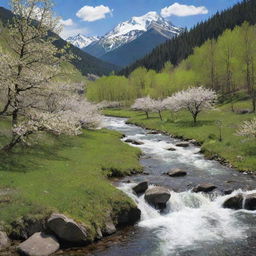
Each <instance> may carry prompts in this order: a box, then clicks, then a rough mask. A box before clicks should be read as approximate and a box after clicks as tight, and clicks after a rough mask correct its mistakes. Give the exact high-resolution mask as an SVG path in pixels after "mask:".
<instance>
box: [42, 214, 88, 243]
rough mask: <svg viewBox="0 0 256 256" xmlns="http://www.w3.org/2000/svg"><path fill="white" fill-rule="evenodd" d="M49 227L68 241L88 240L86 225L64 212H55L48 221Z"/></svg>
mask: <svg viewBox="0 0 256 256" xmlns="http://www.w3.org/2000/svg"><path fill="white" fill-rule="evenodd" d="M47 227H48V228H49V229H50V230H51V231H52V232H53V233H54V234H55V235H57V237H59V238H60V239H61V240H64V241H66V242H70V243H76V244H84V243H86V241H87V231H86V229H85V227H84V226H82V225H81V224H78V223H76V222H75V221H74V220H72V219H69V218H67V217H66V216H65V215H63V214H58V213H53V214H52V215H51V217H50V218H49V219H48V221H47Z"/></svg>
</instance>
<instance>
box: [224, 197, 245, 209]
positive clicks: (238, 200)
mask: <svg viewBox="0 0 256 256" xmlns="http://www.w3.org/2000/svg"><path fill="white" fill-rule="evenodd" d="M243 199H244V198H243V195H242V194H238V195H236V196H233V197H230V198H229V199H227V200H226V201H225V202H224V204H223V207H224V208H229V209H233V210H240V209H242V208H243Z"/></svg>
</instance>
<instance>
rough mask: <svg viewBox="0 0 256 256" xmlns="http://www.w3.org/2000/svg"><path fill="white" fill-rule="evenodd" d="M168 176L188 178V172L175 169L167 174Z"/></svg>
mask: <svg viewBox="0 0 256 256" xmlns="http://www.w3.org/2000/svg"><path fill="white" fill-rule="evenodd" d="M167 175H168V176H170V177H181V176H186V175H187V172H186V171H184V170H181V169H173V170H171V171H169V172H167Z"/></svg>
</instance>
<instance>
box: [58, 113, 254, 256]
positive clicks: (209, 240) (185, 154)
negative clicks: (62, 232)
mask: <svg viewBox="0 0 256 256" xmlns="http://www.w3.org/2000/svg"><path fill="white" fill-rule="evenodd" d="M105 127H106V128H108V129H111V130H116V131H119V132H121V133H123V134H124V135H125V136H126V137H125V138H124V139H123V140H126V139H134V140H137V141H140V142H143V144H142V145H138V146H136V147H139V148H140V149H141V151H142V153H143V156H142V157H141V160H140V161H141V165H142V166H143V167H144V170H145V173H147V175H146V174H142V175H135V176H132V177H126V178H124V179H122V180H121V181H119V182H118V183H116V186H117V187H118V188H119V189H121V190H122V191H124V192H125V193H126V194H127V195H128V196H130V197H131V198H133V200H134V201H135V202H136V203H137V205H138V207H139V208H140V210H141V212H142V217H141V220H140V222H139V223H138V224H137V225H136V226H135V227H133V228H129V229H128V230H126V231H123V232H119V233H118V234H117V235H115V236H113V237H111V238H108V239H106V240H104V241H102V242H100V243H98V244H96V245H93V246H90V247H88V248H86V249H85V250H83V249H81V248H80V249H79V250H78V251H72V254H62V255H74V256H75V255H77V256H78V255H90V256H92V255H93V256H172V255H175V256H208V255H209V256H210V255H211V256H234V255H236V256H240V255H241V256H254V255H256V211H246V210H239V211H234V210H230V209H224V208H223V207H222V204H223V202H224V201H225V200H226V199H227V198H229V197H231V196H233V195H235V194H237V193H244V194H251V193H256V190H254V189H255V188H256V186H255V185H256V179H255V176H252V175H249V174H244V173H240V172H238V171H236V170H232V169H230V168H227V167H224V166H222V165H221V164H220V163H219V162H216V161H213V160H207V159H205V158H204V156H203V155H202V154H201V153H200V148H199V147H197V146H194V145H192V144H191V145H190V146H189V147H187V148H182V147H177V146H176V144H177V142H180V140H178V139H175V138H172V137H171V136H167V135H164V134H161V133H159V134H150V133H149V131H148V130H146V129H143V128H141V127H138V126H135V125H130V124H126V119H124V118H115V117H106V118H105ZM170 147H172V148H174V149H176V150H175V151H169V150H167V149H168V148H170ZM124 157H125V156H124ZM173 168H180V169H183V170H185V171H187V175H186V176H184V177H178V178H177V177H176V178H173V177H169V176H166V175H163V173H165V172H167V171H169V170H171V169H173ZM145 180H147V181H149V182H150V184H152V186H154V185H161V186H165V187H167V188H169V189H170V190H171V199H170V200H169V202H168V204H167V208H166V209H165V210H164V211H163V212H159V211H158V210H156V209H154V208H153V207H151V206H149V205H148V204H147V203H146V202H145V200H144V197H143V195H142V196H140V197H138V196H136V195H135V194H134V193H133V192H132V187H133V186H134V185H135V184H137V183H138V182H140V181H145ZM128 182H129V183H128ZM200 183H213V184H214V185H215V186H216V187H217V189H216V190H215V191H214V192H213V193H210V194H203V193H193V192H191V189H192V188H193V187H194V186H196V185H198V184H200ZM225 190H232V191H234V192H233V193H232V194H231V195H223V193H222V192H223V191H225Z"/></svg>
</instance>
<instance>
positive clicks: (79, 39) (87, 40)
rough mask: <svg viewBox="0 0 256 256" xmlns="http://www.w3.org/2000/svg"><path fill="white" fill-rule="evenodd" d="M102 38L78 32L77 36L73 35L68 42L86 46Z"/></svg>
mask: <svg viewBox="0 0 256 256" xmlns="http://www.w3.org/2000/svg"><path fill="white" fill-rule="evenodd" d="M99 40H100V37H97V36H84V35H82V34H80V33H79V34H77V35H76V36H71V37H69V38H68V39H67V41H68V42H70V43H71V44H73V45H74V46H76V47H78V48H85V47H86V46H88V45H90V44H91V43H94V42H97V41H99Z"/></svg>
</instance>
